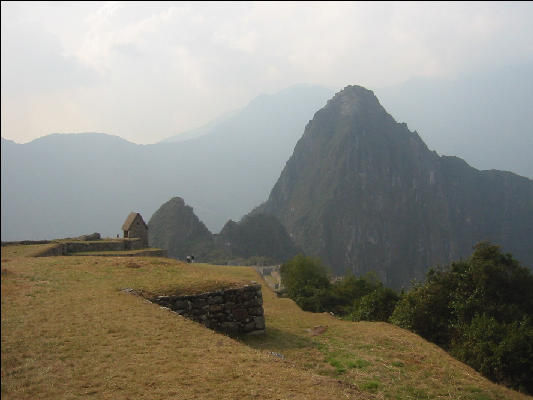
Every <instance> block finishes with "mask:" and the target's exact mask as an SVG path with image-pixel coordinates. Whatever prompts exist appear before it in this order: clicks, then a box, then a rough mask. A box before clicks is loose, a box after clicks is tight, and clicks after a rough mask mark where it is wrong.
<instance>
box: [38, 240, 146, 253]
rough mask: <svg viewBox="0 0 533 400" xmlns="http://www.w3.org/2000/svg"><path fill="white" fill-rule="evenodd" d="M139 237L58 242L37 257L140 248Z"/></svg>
mask: <svg viewBox="0 0 533 400" xmlns="http://www.w3.org/2000/svg"><path fill="white" fill-rule="evenodd" d="M142 248H143V247H142V242H141V240H140V239H136V238H134V239H121V240H113V241H106V240H101V241H100V240H95V241H89V242H83V241H72V242H59V243H57V245H55V246H53V247H50V248H49V249H46V250H44V251H42V252H41V253H39V254H38V255H37V256H39V257H49V256H64V255H67V254H70V253H80V252H87V251H123V250H140V249H142Z"/></svg>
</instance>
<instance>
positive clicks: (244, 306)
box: [149, 284, 265, 334]
mask: <svg viewBox="0 0 533 400" xmlns="http://www.w3.org/2000/svg"><path fill="white" fill-rule="evenodd" d="M149 300H150V301H152V302H154V303H156V304H159V305H160V306H162V307H167V308H169V309H171V310H172V311H174V312H176V313H178V314H180V315H182V316H184V317H186V318H189V319H192V320H193V321H196V322H200V323H201V324H203V325H205V326H206V327H208V328H210V329H213V330H216V331H219V332H225V333H229V334H240V333H263V332H264V331H265V317H264V312H263V295H262V293H261V285H259V284H252V285H245V286H243V287H237V288H229V289H220V290H217V291H214V292H208V293H202V294H197V295H189V296H180V295H165V296H156V297H152V298H149Z"/></svg>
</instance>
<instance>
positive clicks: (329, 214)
mask: <svg viewBox="0 0 533 400" xmlns="http://www.w3.org/2000/svg"><path fill="white" fill-rule="evenodd" d="M255 212H263V213H272V214H273V215H275V216H277V217H278V218H279V220H280V221H281V222H282V223H283V224H284V225H285V227H286V228H287V230H288V231H289V234H290V235H291V237H292V238H293V240H294V241H295V242H296V244H297V245H299V246H301V247H302V248H303V250H304V251H305V253H306V254H309V255H317V256H319V257H320V258H321V259H322V260H323V261H324V262H325V263H326V264H327V265H329V266H330V267H331V268H332V269H333V271H334V272H335V273H337V274H339V275H341V274H344V273H346V272H349V271H351V272H353V273H355V274H356V275H361V274H364V273H366V272H368V271H371V270H374V271H376V272H377V273H378V274H379V276H380V278H381V279H382V281H383V282H384V283H385V284H387V285H389V286H393V287H396V288H399V287H401V286H407V285H408V284H409V282H410V281H411V280H412V279H413V278H419V279H422V278H423V276H424V274H425V272H426V271H427V269H428V268H429V267H430V266H435V265H438V264H440V265H444V264H448V263H449V262H451V261H452V260H456V259H459V258H461V257H466V256H467V255H468V254H470V252H471V249H472V246H473V245H474V244H476V243H477V242H478V241H482V240H488V241H491V242H493V243H497V244H499V245H501V246H502V248H503V250H504V251H506V252H511V253H512V254H513V255H515V257H516V258H517V259H518V260H520V261H521V262H523V263H524V264H525V265H527V266H529V267H530V268H531V267H533V250H532V248H531V246H530V238H531V237H532V236H533V181H532V180H530V179H528V178H524V177H520V176H518V175H515V174H512V173H510V172H503V171H495V170H491V171H478V170H476V169H474V168H472V167H470V166H469V165H468V164H467V163H466V162H465V161H463V160H461V159H460V158H457V157H446V156H442V157H441V156H438V155H437V153H435V152H432V151H430V150H429V149H428V148H427V146H426V145H425V143H424V142H423V141H422V139H421V138H420V136H419V135H418V134H417V132H411V131H410V130H409V129H408V128H407V125H406V124H400V123H397V122H396V121H394V119H393V118H392V117H391V116H390V115H389V114H388V113H387V112H386V111H385V109H384V108H383V107H382V106H381V105H380V104H379V101H378V99H377V98H376V97H375V96H374V94H373V92H371V91H369V90H367V89H365V88H363V87H360V86H347V87H346V88H345V89H343V90H342V91H340V92H339V93H337V94H336V95H335V96H334V97H333V98H332V99H331V100H329V101H328V103H327V105H326V106H325V107H324V108H322V109H321V110H319V111H318V112H317V113H316V114H315V117H314V118H313V120H312V121H311V122H310V123H309V124H308V125H307V127H306V129H305V132H304V135H303V137H302V138H301V139H300V140H299V141H298V143H297V145H296V147H295V149H294V153H293V155H292V156H291V158H290V159H289V161H288V162H287V164H286V166H285V168H284V170H283V172H282V173H281V175H280V177H279V179H278V182H277V183H276V185H275V186H274V188H273V189H272V191H271V193H270V197H269V199H268V200H267V202H266V203H265V204H263V205H262V206H260V207H258V209H256V210H255Z"/></svg>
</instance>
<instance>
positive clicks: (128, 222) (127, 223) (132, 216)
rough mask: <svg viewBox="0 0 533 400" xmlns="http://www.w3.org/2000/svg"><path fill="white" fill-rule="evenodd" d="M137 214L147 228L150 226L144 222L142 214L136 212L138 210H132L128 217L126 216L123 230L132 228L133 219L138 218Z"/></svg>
mask: <svg viewBox="0 0 533 400" xmlns="http://www.w3.org/2000/svg"><path fill="white" fill-rule="evenodd" d="M137 215H138V216H139V218H140V219H141V222H142V223H143V224H144V226H145V227H146V228H148V226H147V225H146V223H145V222H144V220H143V217H142V216H141V214H139V213H136V212H130V215H128V218H126V221H124V224H122V230H123V231H129V230H130V228H131V224H133V221H135V219H136V218H137Z"/></svg>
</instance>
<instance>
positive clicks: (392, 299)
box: [350, 286, 399, 321]
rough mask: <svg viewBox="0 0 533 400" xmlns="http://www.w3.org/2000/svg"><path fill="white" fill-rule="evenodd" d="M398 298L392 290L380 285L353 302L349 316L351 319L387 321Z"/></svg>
mask: <svg viewBox="0 0 533 400" xmlns="http://www.w3.org/2000/svg"><path fill="white" fill-rule="evenodd" d="M398 300H399V296H398V294H396V292H395V291H394V290H392V289H389V288H386V287H384V286H380V287H379V288H377V289H375V290H374V291H372V292H370V293H369V294H367V295H366V296H363V297H361V298H359V299H358V300H356V301H355V302H354V305H353V310H352V312H351V314H350V318H351V320H352V321H388V320H389V317H390V316H391V314H392V312H393V311H394V307H395V306H396V303H397V302H398Z"/></svg>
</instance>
